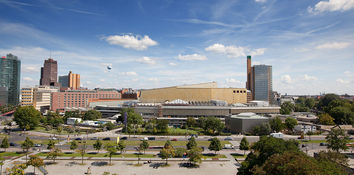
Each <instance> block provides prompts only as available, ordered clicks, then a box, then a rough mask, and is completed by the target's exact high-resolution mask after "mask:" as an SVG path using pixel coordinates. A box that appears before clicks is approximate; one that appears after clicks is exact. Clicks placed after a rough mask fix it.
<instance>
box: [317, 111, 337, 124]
mask: <svg viewBox="0 0 354 175" xmlns="http://www.w3.org/2000/svg"><path fill="white" fill-rule="evenodd" d="M318 120H319V123H320V124H321V125H334V124H335V123H334V118H332V117H331V116H330V115H329V114H327V113H323V114H320V115H319V116H318Z"/></svg>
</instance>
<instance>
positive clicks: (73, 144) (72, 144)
mask: <svg viewBox="0 0 354 175" xmlns="http://www.w3.org/2000/svg"><path fill="white" fill-rule="evenodd" d="M77 147H78V144H77V142H76V141H75V140H73V141H72V142H71V143H70V149H71V150H76V148H77Z"/></svg>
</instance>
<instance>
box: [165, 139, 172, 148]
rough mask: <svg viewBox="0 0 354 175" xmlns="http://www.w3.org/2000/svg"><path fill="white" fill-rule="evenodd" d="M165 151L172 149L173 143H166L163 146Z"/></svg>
mask: <svg viewBox="0 0 354 175" xmlns="http://www.w3.org/2000/svg"><path fill="white" fill-rule="evenodd" d="M163 147H164V148H165V149H169V148H171V147H173V146H172V143H171V141H170V140H167V141H166V142H165V145H164V146H163Z"/></svg>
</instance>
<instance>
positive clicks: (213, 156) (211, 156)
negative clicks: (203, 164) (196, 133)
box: [202, 154, 226, 159]
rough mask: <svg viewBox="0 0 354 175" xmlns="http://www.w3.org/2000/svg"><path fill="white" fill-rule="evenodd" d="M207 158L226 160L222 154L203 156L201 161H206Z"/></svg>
mask: <svg viewBox="0 0 354 175" xmlns="http://www.w3.org/2000/svg"><path fill="white" fill-rule="evenodd" d="M207 158H226V156H225V155H224V154H203V155H202V159H207Z"/></svg>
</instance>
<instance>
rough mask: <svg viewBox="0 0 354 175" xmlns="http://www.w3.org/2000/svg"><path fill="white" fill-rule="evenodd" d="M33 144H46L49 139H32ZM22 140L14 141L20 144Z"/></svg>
mask: <svg viewBox="0 0 354 175" xmlns="http://www.w3.org/2000/svg"><path fill="white" fill-rule="evenodd" d="M32 141H33V143H34V144H42V145H47V144H48V143H49V140H32ZM54 141H55V143H58V142H59V141H58V140H54ZM23 142H24V141H17V142H15V143H17V144H20V145H21V144H22V143H23Z"/></svg>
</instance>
